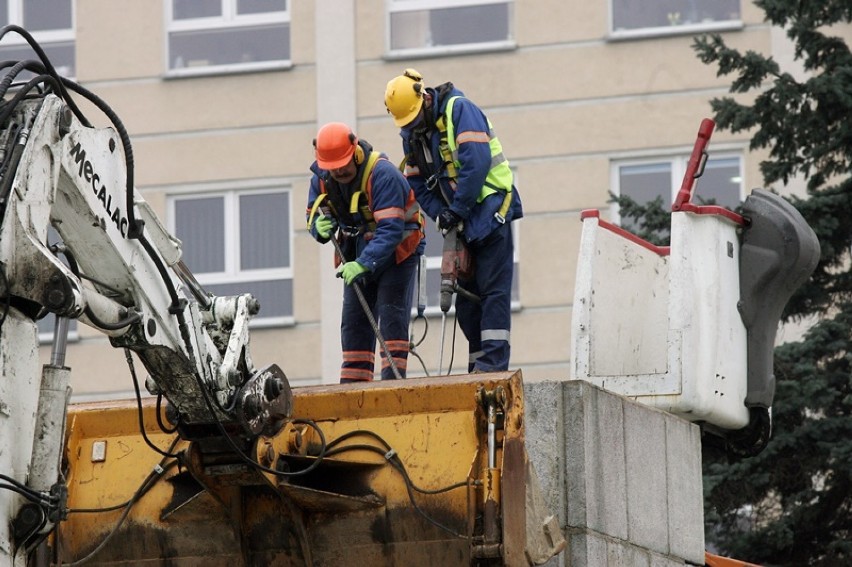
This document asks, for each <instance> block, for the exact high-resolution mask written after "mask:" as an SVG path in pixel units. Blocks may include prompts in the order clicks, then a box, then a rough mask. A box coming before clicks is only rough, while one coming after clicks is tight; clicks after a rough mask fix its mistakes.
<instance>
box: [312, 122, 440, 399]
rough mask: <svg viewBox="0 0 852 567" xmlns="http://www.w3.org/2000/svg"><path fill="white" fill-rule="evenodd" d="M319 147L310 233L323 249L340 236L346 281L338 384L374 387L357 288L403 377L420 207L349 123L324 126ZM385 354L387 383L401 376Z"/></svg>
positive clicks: (369, 338) (370, 335) (368, 328)
mask: <svg viewBox="0 0 852 567" xmlns="http://www.w3.org/2000/svg"><path fill="white" fill-rule="evenodd" d="M314 149H315V155H316V161H315V162H314V163H313V164H312V165H311V168H310V169H311V171H312V172H313V177H312V178H311V186H310V191H309V194H308V206H307V209H306V216H307V222H308V229H309V230H310V232H311V235H312V236H313V237H314V238H315V239H316V240H317V241H318V242H320V243H321V244H324V243H326V242H328V241H329V240H330V239H332V238H336V239H337V242H338V243H339V246H338V247H337V249H338V250H339V252H340V253H342V255H343V257H342V258H341V257H340V254H338V253H337V252H336V253H335V265H336V266H337V267H338V276H339V277H341V278H343V281H344V283H345V286H344V290H343V314H342V322H341V327H340V332H341V344H342V347H343V363H342V365H341V370H340V382H341V383H349V382H366V381H370V380H372V379H373V373H374V361H375V350H376V333H375V329H373V327H372V323H371V321H370V316H368V315H367V313H366V312H365V310H364V308H363V306H362V305H361V302H360V299H359V297H358V290H356V289H355V288H354V286H356V285H357V286H360V291H361V293H362V295H363V299H366V303H367V304H368V306H369V309H370V310H371V311H372V318H373V321H374V322H377V323H378V329H379V331H380V335H381V338H383V342H384V345H385V346H386V347H387V349H388V353H389V354H390V357H391V359H392V360H393V363H394V366H395V367H396V370H397V371H398V373H399V376H400V377H402V378H404V377H405V370H406V363H407V360H408V350H409V340H408V326H409V321H410V318H411V304H412V299H413V295H414V293H413V292H414V280H415V273H416V270H417V267H418V264H419V258H420V256H421V255H422V254H423V250H424V248H425V241H424V240H423V238H424V237H423V221H422V218H421V215H420V207H419V206H418V204H417V201H416V199H415V198H414V192H413V191H412V189H411V188H410V187H409V186H408V183H407V182H406V180H405V177H403V175H402V173H401V172H400V171H399V169H397V167H396V166H395V165H394V164H392V163H391V162H389V161H388V159H387V156H386V155H385V154H383V153H381V152H378V151H375V150H373V147H372V146H371V145H370V144H369V143H368V142H366V141H365V140H360V139H359V138H358V136H356V135H355V133H354V132H353V131H352V129H351V128H350V127H349V126H347V125H346V124H343V123H341V122H331V123H328V124H325V125H324V126H323V127H322V128H320V129H319V132H318V133H317V137H316V139H315V140H314ZM388 353H385V352H383V353H382V360H383V361H384V362H383V365H382V372H381V376H382V379H383V380H387V379H393V378H395V377H396V373H395V372H394V366H391V364H390V361H389V360H388Z"/></svg>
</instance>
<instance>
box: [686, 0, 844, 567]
mask: <svg viewBox="0 0 852 567" xmlns="http://www.w3.org/2000/svg"><path fill="white" fill-rule="evenodd" d="M755 4H756V5H757V6H758V7H760V8H761V9H762V10H763V11H764V12H765V14H766V20H767V21H768V22H769V23H771V24H772V25H774V26H779V27H781V28H783V29H784V30H785V32H786V33H787V36H788V37H789V38H790V40H791V41H792V42H793V46H794V49H795V51H794V53H795V58H796V60H797V61H799V62H800V63H801V64H802V66H803V68H804V71H805V74H804V75H805V78H798V79H797V78H796V77H794V76H793V75H792V74H790V73H788V72H785V71H784V70H783V69H781V68H780V66H779V65H778V63H777V62H776V61H775V60H773V58H772V57H770V56H766V55H763V54H760V53H755V52H753V51H748V52H745V53H740V52H739V51H737V50H736V49H732V48H730V47H729V46H728V45H727V44H726V43H725V41H724V40H723V39H722V38H721V37H720V36H718V35H708V36H703V37H699V38H697V39H696V40H695V43H694V45H693V47H694V49H695V51H696V53H697V55H698V57H699V59H700V60H701V61H702V62H704V63H706V64H709V65H714V66H716V67H717V72H718V74H719V75H720V76H731V78H732V83H731V87H730V94H731V96H726V97H721V98H717V99H713V100H712V101H711V105H712V109H713V113H714V118H715V120H716V123H717V128H718V129H726V130H730V131H732V132H745V133H748V134H749V136H750V147H751V149H753V150H768V156H769V157H768V159H767V160H766V161H764V162H762V163H761V173H762V175H763V177H764V181H765V184H766V187H767V188H779V189H780V188H781V187H782V186H783V185H785V184H787V182H788V181H790V180H792V179H793V178H794V177H797V176H798V177H802V178H804V179H805V180H806V183H807V195H806V196H805V197H802V198H796V197H790V200H791V202H792V203H793V204H794V206H796V208H798V210H799V211H800V212H801V213H802V215H803V216H804V217H805V219H806V220H807V221H808V223H809V224H810V225H811V227H812V228H813V229H814V231H815V232H816V234H817V236H818V238H819V241H820V245H821V259H820V262H819V265H818V266H817V269H816V271H815V272H814V274H813V276H812V277H811V279H810V280H809V281H808V282H807V283H806V284H805V285H804V286H802V287H801V288H800V289H799V290H798V292H797V293H796V294H795V295H794V297H793V298H792V299H791V301H790V302H789V304H788V305H787V308H786V310H785V315H784V317H785V320H789V319H793V320H795V319H801V318H805V317H808V318H812V319H814V320H815V321H816V322H815V324H813V325H812V326H811V327H810V329H809V330H808V331H807V332H806V334H805V335H804V338H803V339H802V340H801V341H798V342H793V343H787V344H783V345H781V346H779V347H778V348H777V349H776V352H775V374H776V379H777V390H776V396H775V401H774V403H773V408H772V416H773V436H772V439H771V440H770V442H769V445H768V446H767V447H766V449H765V450H764V451H763V452H762V453H760V454H759V455H757V456H755V457H751V458H748V459H742V460H738V461H733V462H731V461H729V460H728V459H724V458H706V459H705V464H704V480H705V520H706V522H707V541H708V545H710V546H711V547H716V548H718V550H719V551H720V552H721V553H724V554H726V555H729V556H732V557H737V558H739V559H745V560H748V561H752V562H755V563H761V564H765V565H778V566H794V565H795V566H803V565H811V566H832V567H834V566H837V565H850V564H852V344H850V342H851V341H852V259H850V246H852V53H850V49H849V46H848V45H847V44H846V42H845V41H844V40H843V39H842V38H841V37H840V35H839V33H840V32H839V30H840V29H841V28H838V27H837V26H838V25H839V26H841V27H842V26H845V27H842V29H843V30H844V31H845V32H846V33H847V34H848V33H849V30H850V28H849V26H848V24H849V23H850V22H852V3H850V2H849V0H819V1H803V0H756V1H755Z"/></svg>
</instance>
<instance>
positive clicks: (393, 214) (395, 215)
mask: <svg viewBox="0 0 852 567" xmlns="http://www.w3.org/2000/svg"><path fill="white" fill-rule="evenodd" d="M403 213H404V211H403V210H402V208H400V207H388V208H387V209H381V210H378V211H373V218H374V219H376V222H379V221H382V220H385V219H401V218H404V215H403Z"/></svg>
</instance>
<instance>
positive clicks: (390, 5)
mask: <svg viewBox="0 0 852 567" xmlns="http://www.w3.org/2000/svg"><path fill="white" fill-rule="evenodd" d="M516 2H517V0H431V1H430V0H385V59H388V60H394V59H408V58H411V57H439V56H447V55H459V54H464V53H482V52H491V51H507V50H511V49H516V48H517V45H518V44H517V40H516V39H515V25H514V24H515V5H516ZM493 4H506V5H508V6H509V37H508V38H507V39H505V40H501V41H489V42H481V43H465V44H458V45H444V46H433V47H428V46H425V47H412V48H408V49H393V48H392V46H391V35H392V33H391V31H392V30H391V19H392V16H393V14H398V13H402V12H419V11H433V10H441V9H444V8H465V7H472V6H488V5H493Z"/></svg>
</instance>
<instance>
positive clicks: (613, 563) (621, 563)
mask: <svg viewBox="0 0 852 567" xmlns="http://www.w3.org/2000/svg"><path fill="white" fill-rule="evenodd" d="M588 567H592V564H589V565H588ZM606 567H651V554H650V553H649V552H648V551H647V550H645V549H642V548H639V547H636V546H633V545H630V544H628V543H626V542H620V541H616V540H609V541H607V544H606Z"/></svg>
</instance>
